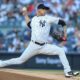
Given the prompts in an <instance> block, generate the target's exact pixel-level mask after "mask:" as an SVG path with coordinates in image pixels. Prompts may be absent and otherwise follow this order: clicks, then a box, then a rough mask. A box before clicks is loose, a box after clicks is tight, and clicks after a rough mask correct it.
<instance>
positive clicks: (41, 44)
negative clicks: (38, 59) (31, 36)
mask: <svg viewBox="0 0 80 80" xmlns="http://www.w3.org/2000/svg"><path fill="white" fill-rule="evenodd" d="M31 41H32V42H34V43H35V44H38V45H40V46H43V45H44V44H46V43H39V42H36V41H33V40H31Z"/></svg>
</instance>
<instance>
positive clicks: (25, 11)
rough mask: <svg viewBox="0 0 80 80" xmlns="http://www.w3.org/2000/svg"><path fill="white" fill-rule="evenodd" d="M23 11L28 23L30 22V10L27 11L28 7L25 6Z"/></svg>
mask: <svg viewBox="0 0 80 80" xmlns="http://www.w3.org/2000/svg"><path fill="white" fill-rule="evenodd" d="M22 11H23V16H24V17H25V20H26V23H27V24H28V23H29V22H30V18H29V16H28V12H27V9H26V7H24V8H23V9H22Z"/></svg>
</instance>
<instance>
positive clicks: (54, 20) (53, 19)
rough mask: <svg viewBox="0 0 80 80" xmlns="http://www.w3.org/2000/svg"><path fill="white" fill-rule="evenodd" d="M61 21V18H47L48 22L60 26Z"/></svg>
mask: <svg viewBox="0 0 80 80" xmlns="http://www.w3.org/2000/svg"><path fill="white" fill-rule="evenodd" d="M60 19H61V18H59V17H53V16H47V20H48V22H49V23H55V24H58V22H59V20H60Z"/></svg>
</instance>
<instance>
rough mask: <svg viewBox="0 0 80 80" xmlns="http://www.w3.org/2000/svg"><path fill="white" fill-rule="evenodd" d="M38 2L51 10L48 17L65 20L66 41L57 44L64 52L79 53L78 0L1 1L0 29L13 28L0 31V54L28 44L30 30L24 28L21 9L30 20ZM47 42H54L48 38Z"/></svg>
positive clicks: (79, 20) (79, 25) (79, 23)
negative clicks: (24, 8)
mask: <svg viewBox="0 0 80 80" xmlns="http://www.w3.org/2000/svg"><path fill="white" fill-rule="evenodd" d="M39 3H44V4H45V5H46V6H49V7H50V12H49V14H50V15H53V16H58V17H62V18H64V20H65V21H66V24H67V36H68V37H67V42H66V43H65V42H62V43H60V44H59V45H60V46H61V47H62V48H63V49H64V50H65V51H66V52H76V51H77V52H79V53H80V0H0V27H4V26H5V27H7V28H10V27H12V29H9V30H8V31H7V32H6V34H5V32H2V31H0V51H8V52H17V51H18V52H23V51H24V49H25V48H26V47H27V45H28V43H29V41H30V36H31V30H30V29H29V28H27V27H26V26H27V25H26V23H25V19H24V16H23V15H22V8H23V7H24V6H25V7H27V10H28V15H29V16H30V17H33V16H34V15H35V14H36V6H37V5H38V4H39ZM17 27H18V29H17ZM49 41H50V42H52V43H53V44H54V43H56V41H55V40H54V39H51V38H50V40H49Z"/></svg>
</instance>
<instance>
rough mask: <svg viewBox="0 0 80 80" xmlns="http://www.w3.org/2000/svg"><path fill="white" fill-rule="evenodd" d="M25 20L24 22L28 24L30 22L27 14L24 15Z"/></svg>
mask: <svg viewBox="0 0 80 80" xmlns="http://www.w3.org/2000/svg"><path fill="white" fill-rule="evenodd" d="M25 20H26V23H27V24H28V23H29V22H30V18H29V16H28V15H25Z"/></svg>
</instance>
